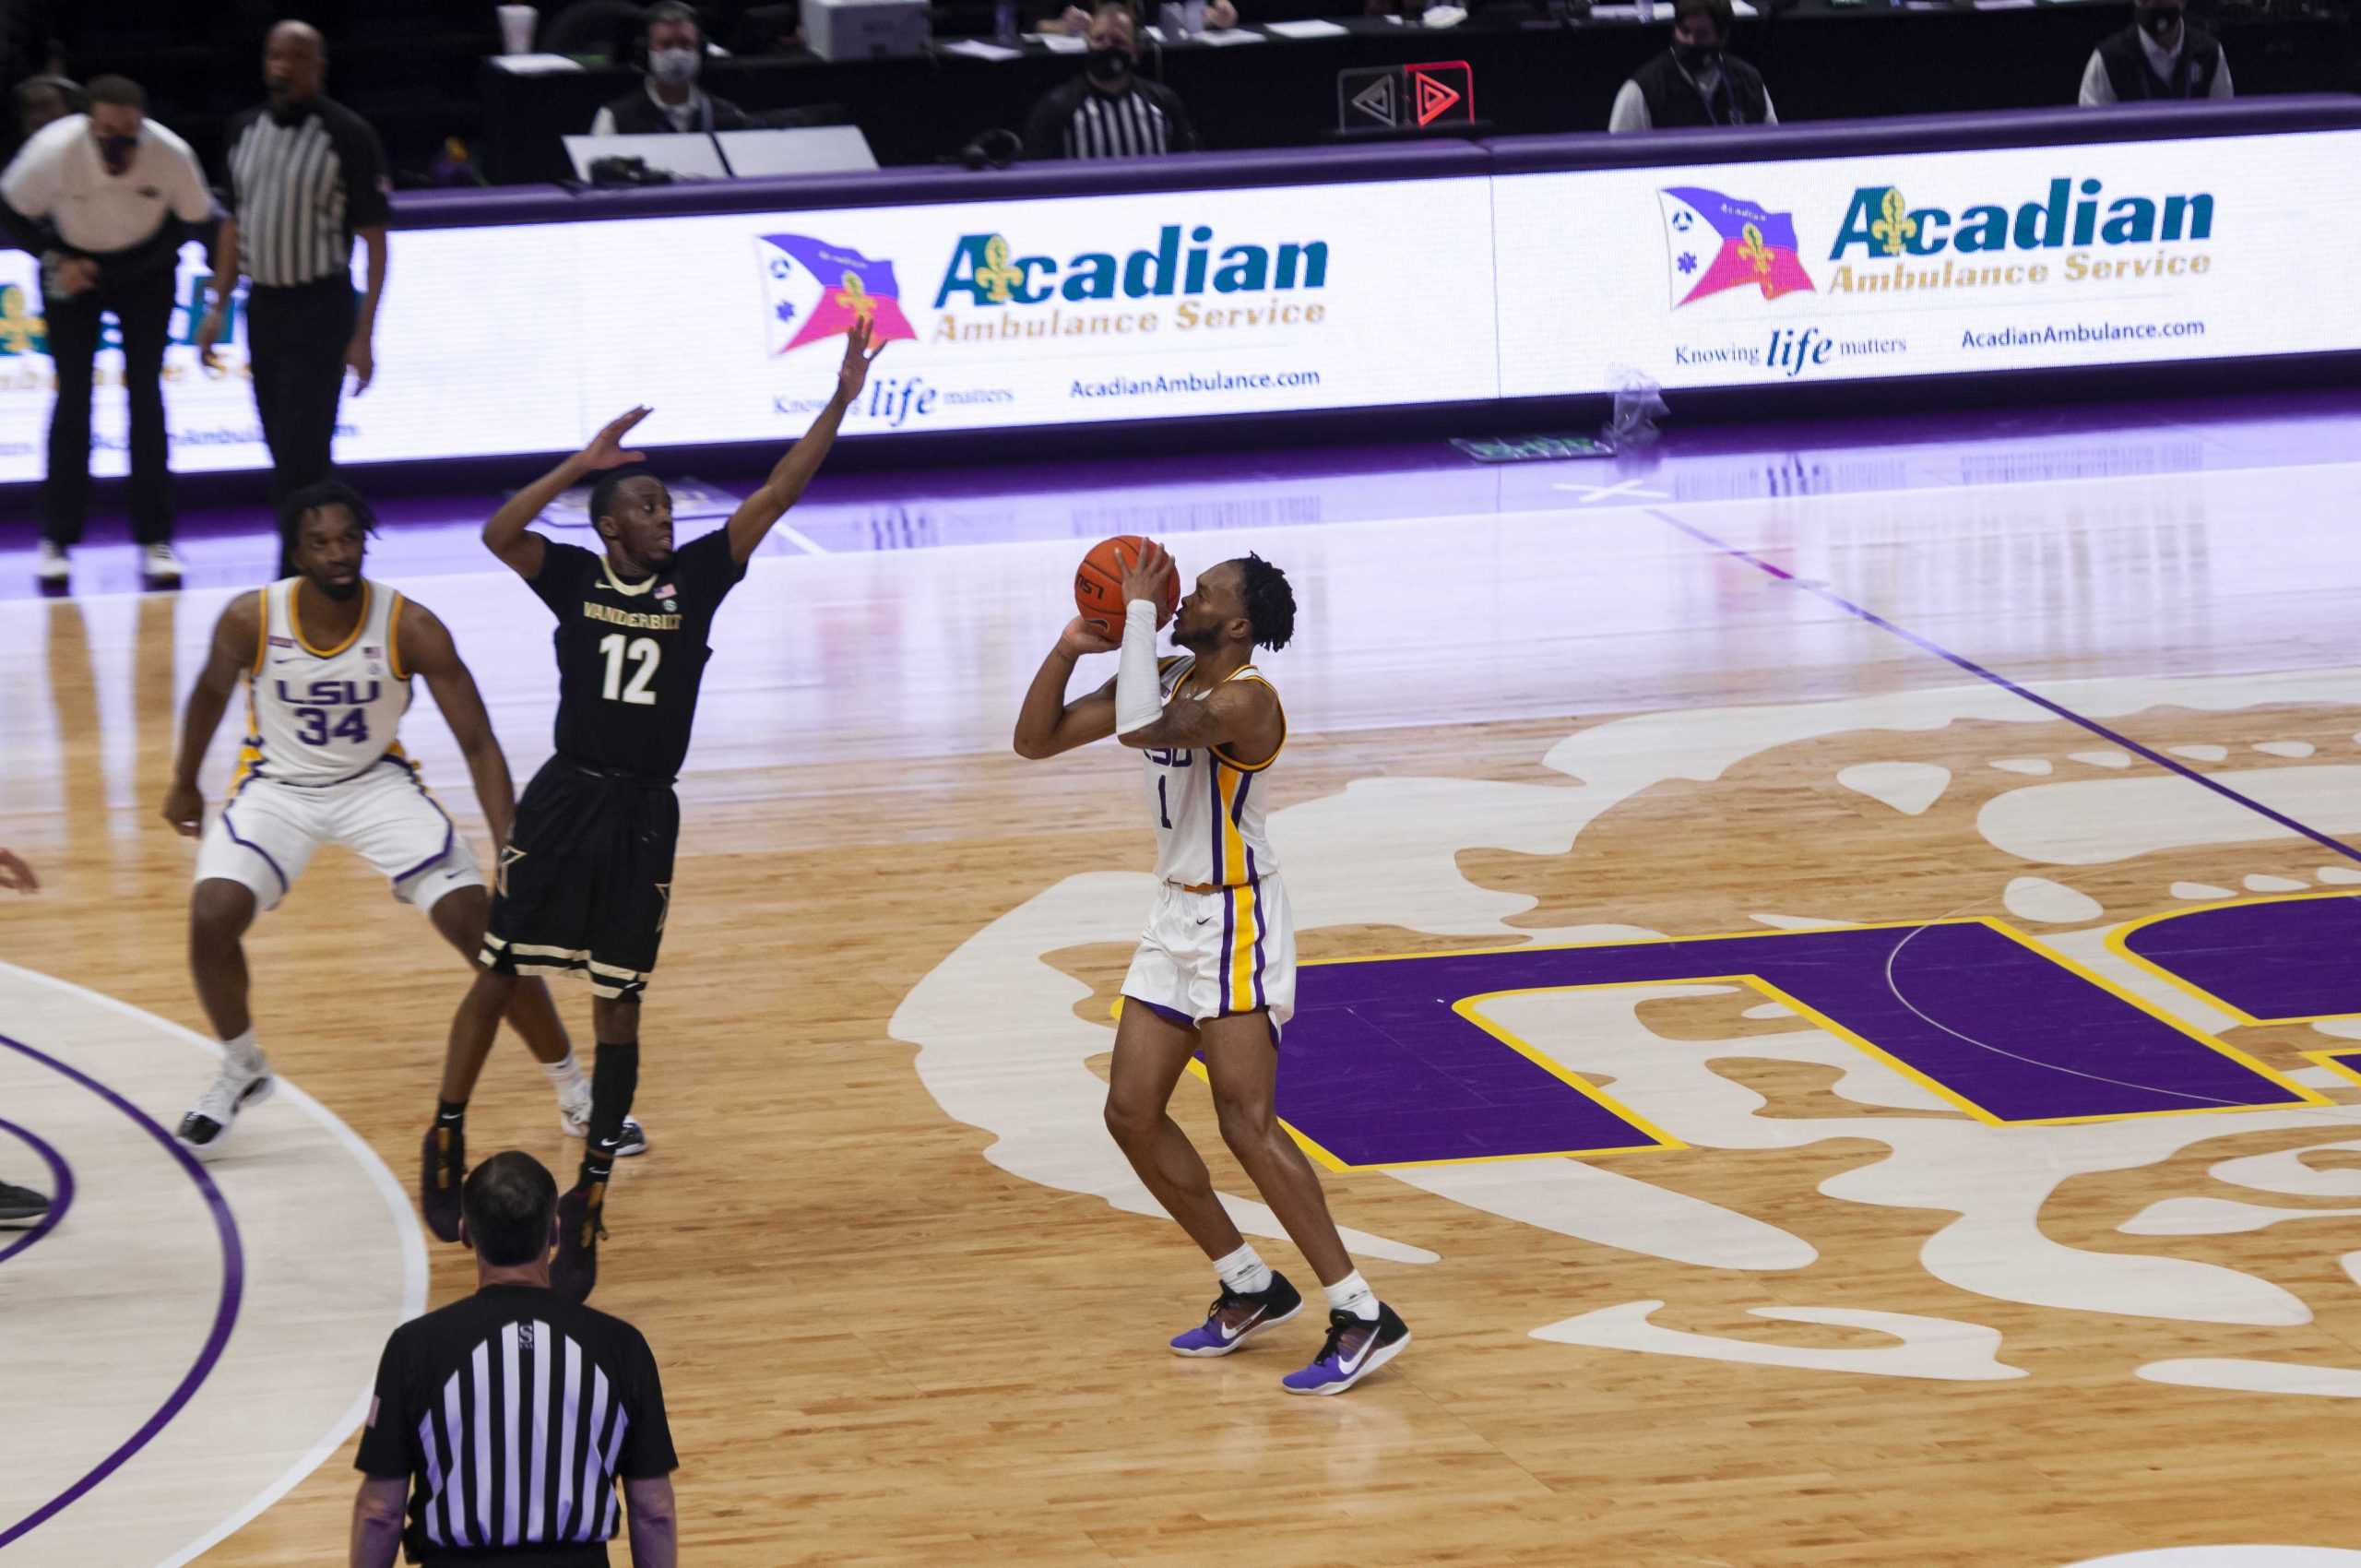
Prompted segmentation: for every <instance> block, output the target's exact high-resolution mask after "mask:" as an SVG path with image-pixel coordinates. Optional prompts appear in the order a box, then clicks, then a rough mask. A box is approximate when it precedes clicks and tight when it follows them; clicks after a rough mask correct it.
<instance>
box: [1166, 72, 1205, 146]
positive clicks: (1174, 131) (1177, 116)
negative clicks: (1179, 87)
mask: <svg viewBox="0 0 2361 1568" xmlns="http://www.w3.org/2000/svg"><path fill="white" fill-rule="evenodd" d="M1156 86H1157V102H1158V103H1159V104H1160V105H1161V106H1162V107H1163V110H1164V123H1165V125H1167V126H1169V131H1168V133H1167V135H1166V140H1167V141H1168V142H1169V143H1170V147H1169V150H1170V151H1173V152H1194V151H1196V150H1197V148H1198V146H1199V143H1198V141H1197V127H1196V124H1195V123H1194V122H1193V121H1192V120H1191V119H1190V118H1189V108H1188V105H1186V104H1184V103H1182V102H1181V95H1180V94H1179V93H1177V92H1175V91H1173V90H1172V89H1170V88H1169V87H1166V86H1165V85H1164V84H1163V83H1161V82H1158V83H1157V84H1156Z"/></svg>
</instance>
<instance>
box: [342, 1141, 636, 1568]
mask: <svg viewBox="0 0 2361 1568" xmlns="http://www.w3.org/2000/svg"><path fill="white" fill-rule="evenodd" d="M460 1216H461V1218H460V1221H459V1225H460V1229H459V1239H460V1240H461V1241H465V1242H467V1243H468V1245H469V1246H470V1247H472V1248H474V1249H475V1254H476V1293H475V1294H474V1295H472V1296H469V1297H468V1298H466V1299H465V1300H464V1301H454V1302H453V1303H452V1304H451V1305H449V1306H447V1307H445V1308H443V1309H442V1310H441V1311H440V1312H432V1313H427V1314H426V1315H425V1316H424V1317H421V1318H413V1319H411V1320H410V1321H409V1322H408V1323H406V1324H402V1325H401V1326H400V1327H399V1328H397V1329H396V1330H394V1335H393V1337H392V1338H391V1339H389V1340H387V1341H386V1353H385V1355H384V1357H383V1358H382V1359H381V1360H379V1362H378V1365H377V1390H376V1397H374V1399H372V1400H371V1401H370V1402H369V1424H368V1427H367V1429H366V1430H364V1431H362V1434H361V1453H360V1455H359V1457H358V1458H357V1459H356V1460H355V1461H354V1463H355V1466H356V1467H357V1468H359V1469H360V1471H361V1472H362V1478H363V1479H362V1482H361V1492H360V1495H359V1496H358V1497H356V1498H355V1499H354V1500H353V1503H352V1556H351V1565H352V1568H391V1564H392V1563H393V1561H394V1555H395V1551H396V1549H397V1548H398V1547H401V1546H403V1545H407V1546H408V1547H409V1556H410V1561H411V1562H421V1563H425V1564H427V1565H428V1568H435V1565H437V1564H450V1565H452V1568H457V1565H458V1564H461V1563H467V1564H475V1563H485V1564H492V1563H498V1562H502V1561H503V1560H504V1559H509V1560H514V1561H515V1562H518V1563H519V1564H524V1563H530V1564H531V1565H532V1568H606V1562H607V1542H609V1541H611V1540H612V1539H613V1538H615V1534H616V1531H617V1528H618V1526H619V1524H620V1519H619V1513H620V1510H619V1508H618V1506H617V1499H616V1495H615V1483H616V1482H617V1481H618V1480H620V1481H622V1483H623V1497H624V1498H626V1499H628V1501H629V1504H630V1515H631V1560H632V1562H633V1564H634V1565H635V1568H674V1565H675V1564H676V1563H677V1562H678V1561H679V1556H680V1545H679V1541H678V1539H677V1535H676V1531H675V1527H674V1522H673V1514H672V1481H671V1473H672V1471H673V1469H674V1468H675V1467H676V1466H677V1465H678V1461H677V1460H676V1459H675V1458H674V1456H673V1454H672V1431H671V1428H670V1426H668V1425H667V1424H666V1422H665V1420H664V1386H663V1384H662V1381H661V1380H660V1379H659V1378H658V1376H657V1372H656V1358H655V1356H654V1355H653V1354H651V1353H650V1352H649V1350H648V1348H647V1340H645V1339H643V1338H641V1337H640V1333H639V1330H637V1329H635V1328H634V1327H633V1326H632V1325H631V1324H627V1323H625V1322H623V1320H622V1319H621V1318H614V1317H609V1316H608V1315H607V1314H606V1313H600V1312H593V1311H592V1310H591V1309H590V1308H588V1307H586V1306H583V1305H581V1304H579V1303H577V1302H575V1301H570V1300H568V1299H567V1298H565V1297H564V1296H560V1295H558V1294H557V1293H556V1292H555V1291H553V1290H552V1289H550V1261H549V1259H550V1244H551V1241H552V1238H553V1237H554V1235H555V1233H556V1225H557V1181H556V1179H555V1178H554V1177H552V1176H551V1175H550V1173H549V1169H548V1167H546V1166H544V1165H543V1164H542V1163H541V1162H540V1160H538V1159H535V1158H533V1157H532V1156H531V1155H529V1154H522V1153H518V1152H516V1151H515V1150H511V1151H510V1152H508V1153H506V1154H496V1155H494V1156H492V1158H490V1159H487V1160H485V1161H484V1162H483V1163H482V1164H481V1165H479V1166H477V1167H476V1168H475V1170H473V1171H472V1172H470V1173H469V1176H468V1180H467V1185H466V1186H465V1187H464V1188H463V1189H462V1190H461V1194H460ZM486 1478H489V1481H490V1484H489V1485H488V1486H487V1485H486V1484H485V1480H486ZM405 1498H407V1500H408V1503H409V1510H408V1524H407V1527H405V1525H404V1509H403V1503H404V1500H405Z"/></svg>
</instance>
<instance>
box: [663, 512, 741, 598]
mask: <svg viewBox="0 0 2361 1568" xmlns="http://www.w3.org/2000/svg"><path fill="white" fill-rule="evenodd" d="M658 576H677V577H679V578H680V579H681V580H682V582H685V583H687V584H689V585H690V586H691V588H692V589H693V590H694V593H695V595H696V597H697V598H699V599H701V600H702V599H704V598H706V596H707V595H710V596H711V597H712V600H713V601H714V602H717V603H718V602H719V600H721V598H722V597H723V596H724V595H725V594H727V593H729V591H730V589H731V588H736V587H737V586H738V585H739V584H740V583H742V582H743V581H745V579H746V563H745V562H743V561H741V560H739V559H738V557H737V556H735V555H733V554H731V553H730V530H729V529H714V530H713V531H712V532H711V533H709V534H706V535H705V536H704V537H703V538H701V539H696V540H691V541H690V542H689V543H687V544H684V545H682V547H681V548H680V549H679V550H677V551H674V552H673V553H672V564H671V566H670V569H669V570H668V571H665V572H661V573H658Z"/></svg>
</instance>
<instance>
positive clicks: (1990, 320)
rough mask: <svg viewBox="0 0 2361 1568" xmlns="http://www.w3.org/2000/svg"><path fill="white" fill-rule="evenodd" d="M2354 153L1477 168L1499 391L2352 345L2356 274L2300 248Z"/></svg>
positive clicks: (2354, 149) (2330, 220) (2359, 332)
mask: <svg viewBox="0 0 2361 1568" xmlns="http://www.w3.org/2000/svg"><path fill="white" fill-rule="evenodd" d="M2356 158H2361V133H2354V132H2335V133H2322V134H2313V135H2301V136H2277V137H2221V138H2215V139H2209V140H2197V141H2165V142H2137V143H2120V144H2114V145H2101V146H2090V147H2061V148H2027V149H2016V150H2007V151H1986V152H1943V153H1916V154H1902V155H1886V156H1879V157H1870V158H1847V159H1833V160H1815V161H1809V162H1797V163H1776V162H1764V163H1745V164H1732V165H1724V166H1719V167H1691V168H1683V169H1658V170H1631V171H1608V172H1589V173H1578V174H1531V175H1517V176H1510V177H1505V178H1501V179H1499V180H1496V181H1495V182H1494V191H1495V201H1494V213H1495V233H1496V243H1497V248H1498V256H1499V266H1500V272H1499V279H1500V282H1499V287H1500V298H1501V322H1502V329H1501V393H1502V395H1503V396H1508V397H1518V396H1525V395H1530V394H1536V393H1548V392H1571V391H1582V390H1590V389H1596V388H1601V387H1605V386H1608V385H1609V381H1608V367H1609V366H1611V365H1618V364H1621V365H1630V366H1632V367H1634V368H1636V369H1638V370H1641V371H1643V372H1645V373H1646V374H1650V375H1653V376H1655V378H1656V379H1657V380H1658V381H1660V382H1661V383H1663V384H1664V385H1665V386H1743V385H1748V384H1752V383H1764V384H1769V385H1774V386H1775V385H1781V384H1786V383H1790V382H1797V381H1802V380H1819V379H1828V378H1834V377H1843V378H1861V377H1887V376H1909V375H1933V374H1960V373H1972V372H1976V371H2013V370H2024V369H2032V368H2047V367H2055V366H2084V365H2118V364H2136V363H2140V362H2152V361H2163V360H2191V359H2223V358H2230V357H2234V356H2243V355H2259V354H2293V353H2306V352H2315V351H2319V350H2352V349H2361V278H2356V277H2355V275H2353V274H2352V273H2350V272H2349V271H2348V270H2345V269H2340V268H2336V267H2323V266H2322V265H2321V263H2320V257H2321V256H2322V255H2325V254H2327V253H2328V252H2330V251H2331V250H2332V249H2333V247H2334V245H2335V244H2337V243H2338V242H2337V238H2336V236H2338V235H2340V234H2342V233H2344V232H2348V231H2349V230H2350V229H2351V227H2352V223H2353V220H2354V218H2355V215H2356V214H2355V206H2356V198H2355V194H2354V193H2355V189H2356V187H2355V185H2354V184H2353V182H2352V179H2351V176H2350V172H2349V171H2351V170H2352V169H2353V168H2354V167H2355V162H2354V160H2355V159H2356ZM1609 302H1611V303H1609Z"/></svg>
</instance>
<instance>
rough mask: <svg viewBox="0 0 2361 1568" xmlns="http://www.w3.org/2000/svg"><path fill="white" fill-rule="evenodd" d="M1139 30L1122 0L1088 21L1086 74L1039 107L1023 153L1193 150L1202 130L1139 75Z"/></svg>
mask: <svg viewBox="0 0 2361 1568" xmlns="http://www.w3.org/2000/svg"><path fill="white" fill-rule="evenodd" d="M1139 62H1140V42H1139V31H1138V25H1137V23H1136V22H1135V21H1134V19H1133V16H1132V9H1131V7H1130V6H1127V5H1125V4H1124V3H1123V0H1100V3H1099V6H1098V8H1097V10H1096V11H1094V12H1093V13H1092V14H1091V18H1090V53H1088V54H1086V55H1085V56H1084V63H1083V74H1082V75H1081V76H1080V77H1076V78H1075V79H1074V80H1073V81H1071V82H1068V83H1067V84H1066V85H1065V86H1063V87H1062V88H1057V89H1053V90H1052V91H1050V93H1049V94H1048V95H1047V96H1046V97H1044V98H1043V99H1042V100H1041V101H1040V102H1038V103H1036V104H1035V105H1034V106H1033V113H1032V114H1031V115H1030V116H1028V117H1027V119H1026V123H1025V156H1026V157H1027V158H1032V159H1043V158H1154V157H1157V156H1159V155H1161V154H1164V153H1167V152H1194V151H1195V150H1196V149H1197V133H1196V130H1195V128H1194V127H1192V125H1190V124H1189V112H1188V111H1187V110H1186V109H1183V108H1182V107H1181V98H1180V95H1179V94H1177V93H1175V92H1174V91H1173V90H1172V89H1170V88H1169V87H1166V86H1165V85H1164V84H1163V83H1162V82H1152V81H1147V80H1145V79H1144V78H1142V77H1141V76H1140V74H1139Z"/></svg>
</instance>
